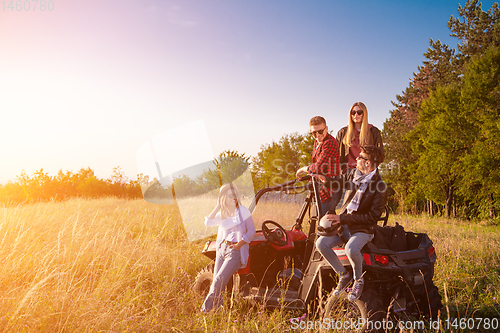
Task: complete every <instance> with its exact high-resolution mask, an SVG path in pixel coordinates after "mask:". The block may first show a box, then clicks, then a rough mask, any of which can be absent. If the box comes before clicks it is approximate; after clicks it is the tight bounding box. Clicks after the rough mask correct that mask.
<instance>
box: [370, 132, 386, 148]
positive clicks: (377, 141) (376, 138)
mask: <svg viewBox="0 0 500 333" xmlns="http://www.w3.org/2000/svg"><path fill="white" fill-rule="evenodd" d="M372 140H373V145H374V146H376V147H379V148H380V149H382V151H383V150H384V144H383V143H382V134H380V130H379V129H378V128H376V127H375V126H373V127H372Z"/></svg>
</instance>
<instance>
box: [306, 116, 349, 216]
mask: <svg viewBox="0 0 500 333" xmlns="http://www.w3.org/2000/svg"><path fill="white" fill-rule="evenodd" d="M309 127H310V128H311V132H310V133H311V135H312V136H314V137H315V138H316V140H315V141H314V149H313V153H312V164H311V165H309V166H305V167H302V168H300V169H299V170H297V177H300V176H302V175H304V174H320V175H324V176H327V177H334V176H338V175H340V151H339V144H338V142H337V140H336V139H335V138H334V137H333V136H331V135H330V134H329V133H328V126H326V120H325V118H323V117H321V116H316V117H312V118H311V120H310V121H309ZM341 196H342V192H332V191H331V190H330V189H327V188H326V187H323V188H322V189H321V191H320V192H319V197H320V199H321V212H322V214H321V216H320V218H321V217H322V216H323V215H325V213H326V212H327V211H328V210H330V211H334V210H335V207H337V204H338V203H339V201H340V197H341Z"/></svg>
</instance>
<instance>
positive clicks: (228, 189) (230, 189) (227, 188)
mask: <svg viewBox="0 0 500 333" xmlns="http://www.w3.org/2000/svg"><path fill="white" fill-rule="evenodd" d="M230 193H232V194H233V195H234V196H235V197H236V208H238V207H239V205H240V202H241V198H240V194H239V192H238V188H237V187H236V185H234V184H233V183H228V184H224V185H222V186H221V188H220V192H219V202H220V206H221V209H220V215H221V219H222V220H224V219H226V218H227V217H228V216H231V214H232V213H233V212H231V211H230V210H229V207H227V206H226V199H227V197H228V195H229V194H230Z"/></svg>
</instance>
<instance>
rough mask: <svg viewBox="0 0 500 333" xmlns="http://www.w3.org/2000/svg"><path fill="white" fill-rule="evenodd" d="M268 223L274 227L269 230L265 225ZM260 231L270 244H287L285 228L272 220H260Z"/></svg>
mask: <svg viewBox="0 0 500 333" xmlns="http://www.w3.org/2000/svg"><path fill="white" fill-rule="evenodd" d="M268 224H270V225H273V226H275V228H274V229H272V230H271V229H270V228H269V227H268V226H267V225H268ZM262 233H263V234H264V237H265V238H266V239H267V241H268V242H269V243H271V244H272V245H276V246H284V245H286V244H288V234H287V233H286V231H285V229H284V228H283V227H282V226H281V225H279V224H278V223H276V222H274V221H271V220H265V221H264V222H262Z"/></svg>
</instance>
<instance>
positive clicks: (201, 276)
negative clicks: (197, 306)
mask: <svg viewBox="0 0 500 333" xmlns="http://www.w3.org/2000/svg"><path fill="white" fill-rule="evenodd" d="M213 280H214V264H213V263H212V264H210V265H208V266H206V267H204V268H202V270H201V271H199V272H198V274H197V275H196V279H195V281H194V286H193V289H194V291H196V292H197V293H199V294H200V295H202V296H203V297H205V296H207V294H208V291H209V290H210V286H211V285H212V281H213ZM232 289H233V278H232V277H231V279H229V282H228V283H227V286H226V291H229V292H231V290H232Z"/></svg>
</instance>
